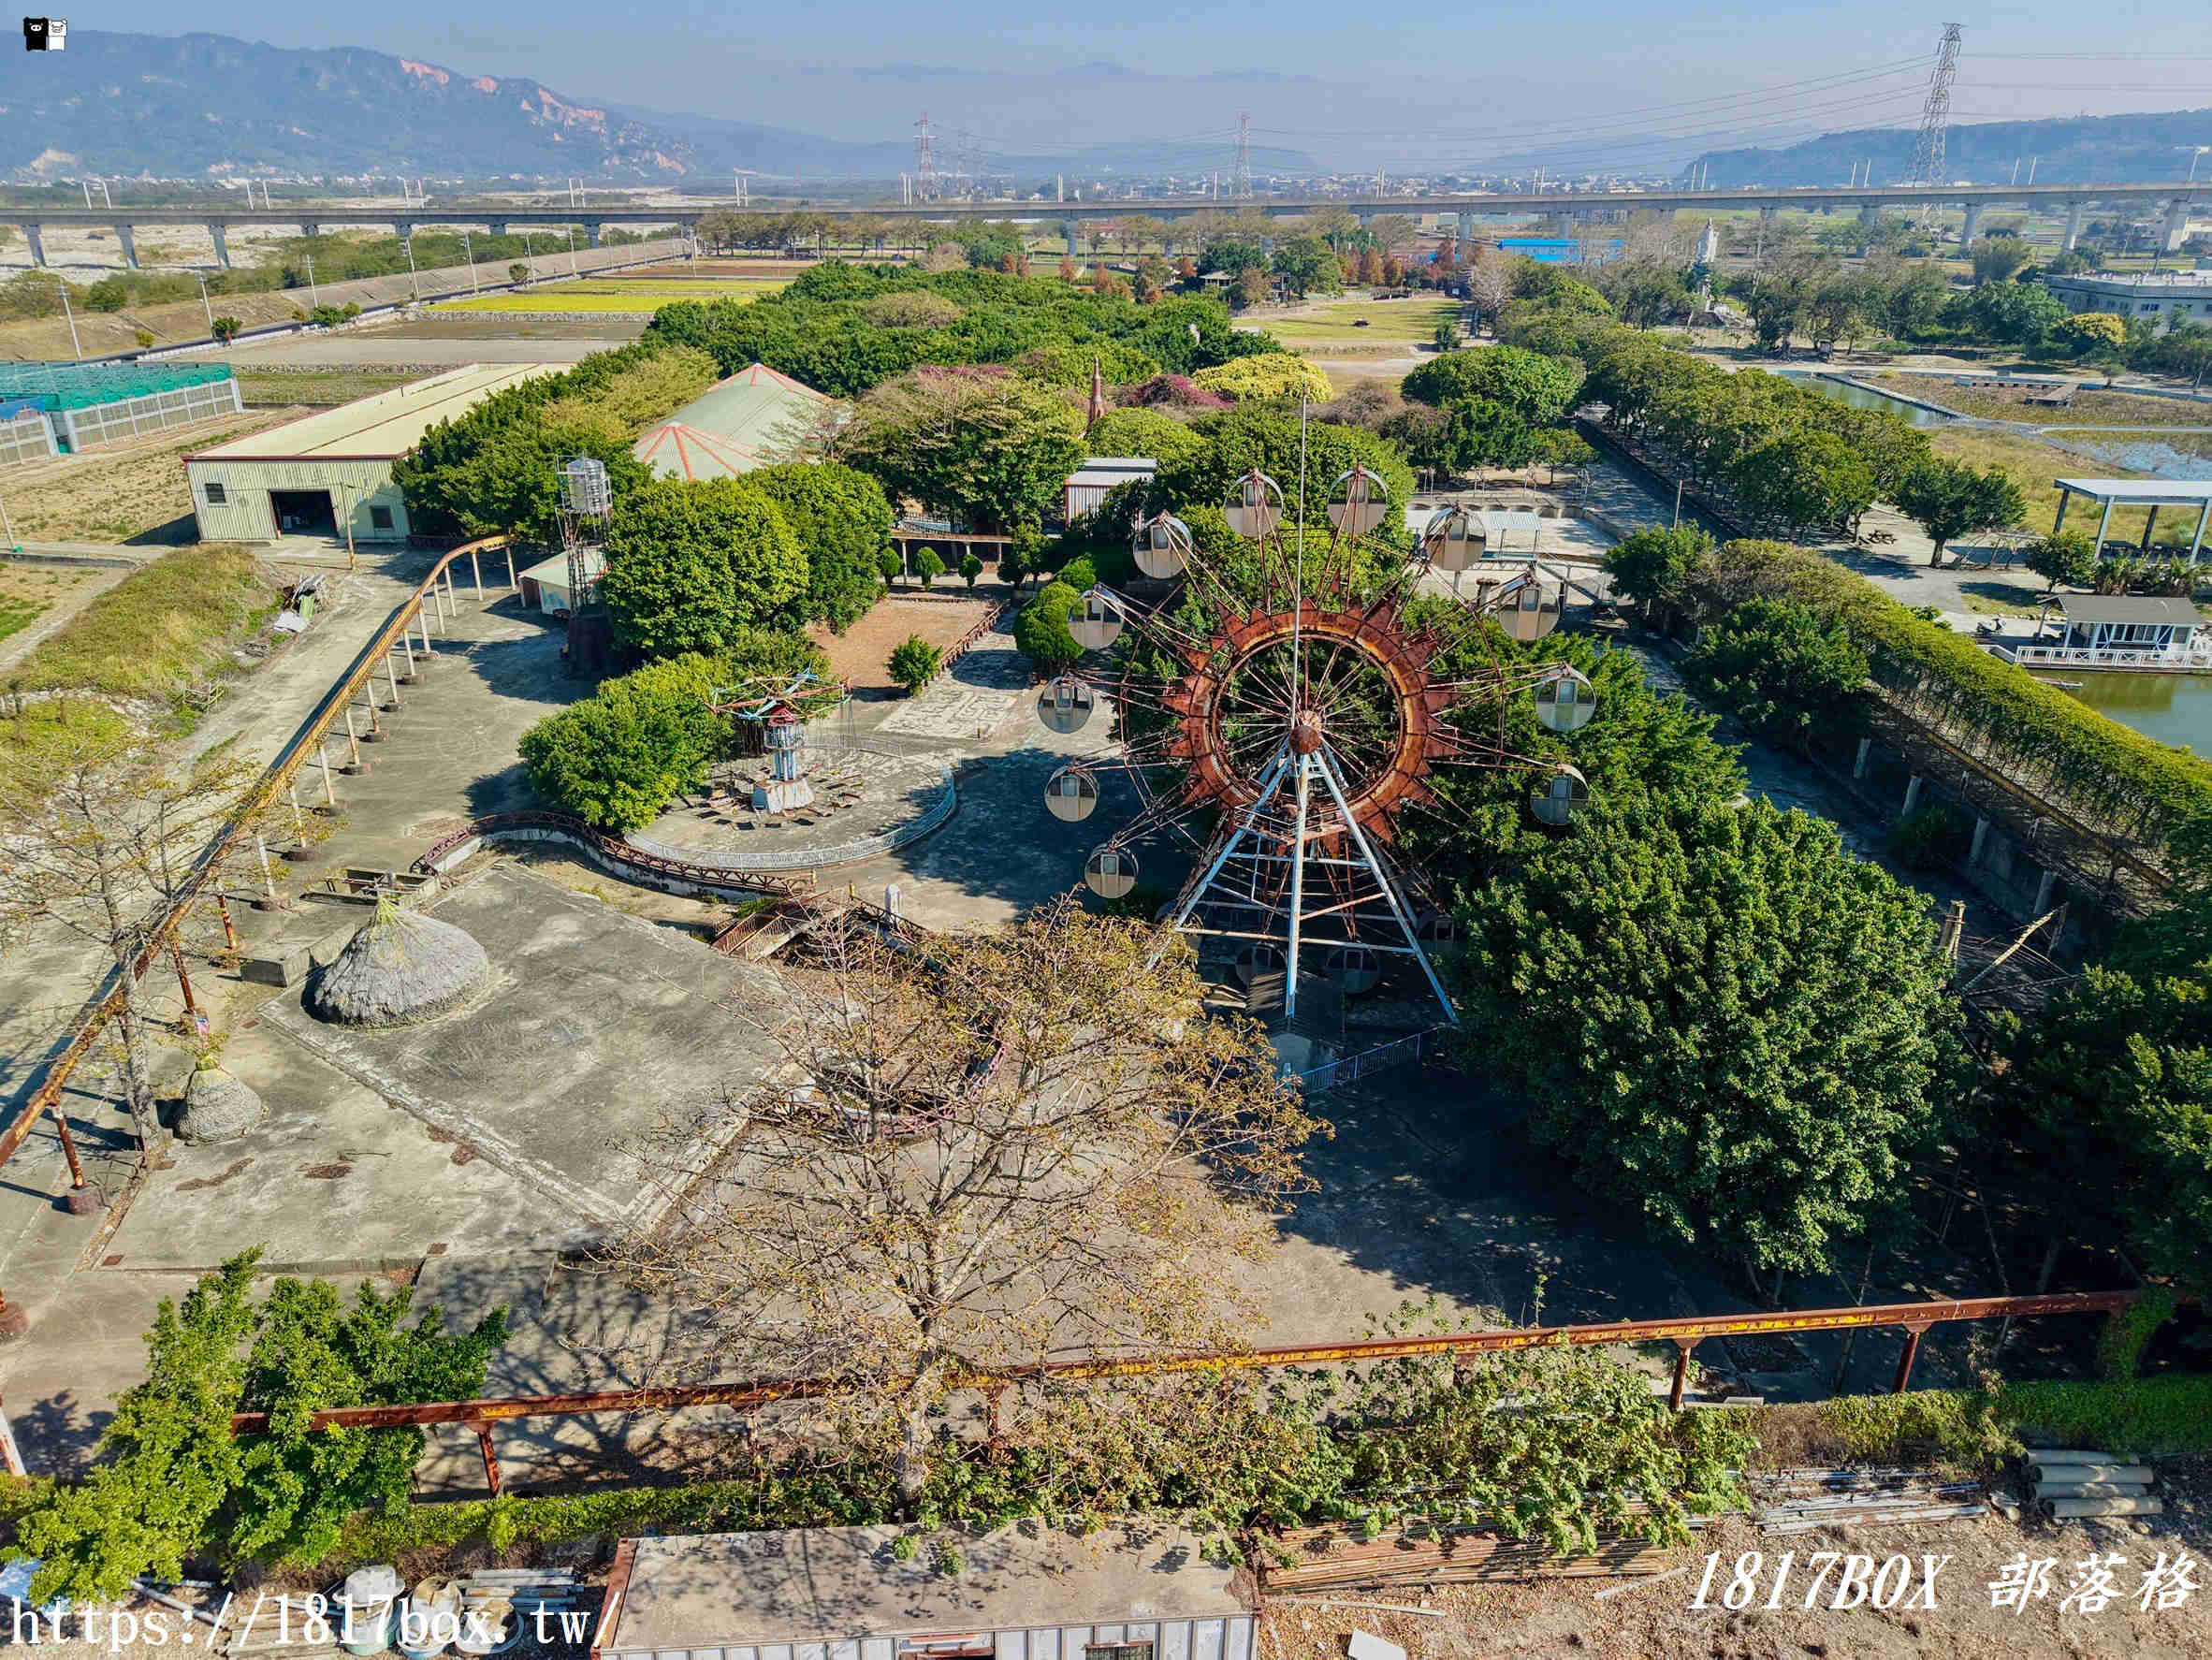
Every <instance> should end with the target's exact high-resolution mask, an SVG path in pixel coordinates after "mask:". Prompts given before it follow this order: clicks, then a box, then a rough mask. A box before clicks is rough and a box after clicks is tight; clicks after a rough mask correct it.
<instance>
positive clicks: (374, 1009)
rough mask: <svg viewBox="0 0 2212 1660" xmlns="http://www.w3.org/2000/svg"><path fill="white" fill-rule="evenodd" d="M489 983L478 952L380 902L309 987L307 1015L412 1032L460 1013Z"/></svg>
mask: <svg viewBox="0 0 2212 1660" xmlns="http://www.w3.org/2000/svg"><path fill="white" fill-rule="evenodd" d="M490 981H491V963H490V960H489V959H488V958H487V957H486V956H485V954H484V947H482V946H481V945H479V944H477V943H476V941H475V940H473V939H471V938H470V937H469V936H468V935H467V934H465V933H463V932H462V931H461V930H460V929H458V928H457V927H455V926H454V925H452V924H451V923H442V922H440V921H439V920H438V919H437V918H436V917H431V916H422V915H418V914H417V913H416V912H415V911H411V910H400V908H399V907H398V906H396V905H394V904H393V903H392V902H391V901H390V900H388V899H386V900H383V901H380V902H379V903H378V905H377V907H376V916H375V919H374V920H373V921H371V922H370V923H367V924H365V925H363V926H362V928H361V930H360V931H359V932H358V933H357V934H356V935H355V936H354V937H353V938H352V939H349V940H348V941H346V946H345V949H344V950H343V951H342V952H340V953H339V954H338V956H337V958H336V960H334V961H333V962H332V963H331V964H330V965H329V966H328V967H327V968H324V969H322V970H321V971H320V972H319V973H317V974H316V975H315V977H314V979H313V981H311V982H310V983H309V984H308V988H307V1009H308V1012H309V1013H311V1014H313V1015H314V1016H315V1017H316V1018H317V1019H319V1020H327V1021H330V1022H332V1023H333V1024H335V1025H338V1026H366V1027H379V1026H412V1025H414V1024H415V1022H417V1021H423V1020H435V1019H436V1018H437V1017H438V1016H439V1015H441V1014H450V1013H452V1012H454V1011H455V1010H457V1009H463V1008H466V1007H467V1006H468V1005H469V1004H471V1003H473V1002H474V1001H475V1000H476V998H477V997H478V996H480V995H481V994H482V993H483V991H484V990H485V988H486V987H487V986H488V984H489V983H490Z"/></svg>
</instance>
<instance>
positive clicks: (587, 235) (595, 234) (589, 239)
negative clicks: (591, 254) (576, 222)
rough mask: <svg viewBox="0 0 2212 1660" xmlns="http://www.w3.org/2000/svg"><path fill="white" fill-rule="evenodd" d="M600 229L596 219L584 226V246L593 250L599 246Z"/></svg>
mask: <svg viewBox="0 0 2212 1660" xmlns="http://www.w3.org/2000/svg"><path fill="white" fill-rule="evenodd" d="M602 228H603V227H602V226H601V225H600V223H599V221H598V220H596V219H593V220H591V221H589V223H587V224H586V225H585V226H584V241H585V243H586V245H588V246H589V247H593V248H596V247H598V246H599V233H600V231H601V229H602Z"/></svg>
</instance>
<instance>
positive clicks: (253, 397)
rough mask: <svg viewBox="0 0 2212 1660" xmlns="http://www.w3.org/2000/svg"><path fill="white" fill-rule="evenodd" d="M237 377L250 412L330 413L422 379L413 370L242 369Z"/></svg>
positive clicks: (241, 394)
mask: <svg viewBox="0 0 2212 1660" xmlns="http://www.w3.org/2000/svg"><path fill="white" fill-rule="evenodd" d="M237 373H238V390H239V396H240V397H241V398H243V399H244V400H245V401H246V407H247V408H249V409H276V408H282V407H284V406H285V405H288V404H289V405H298V404H309V405H313V407H315V408H317V409H327V408H329V407H330V406H331V405H333V404H339V403H351V402H352V401H353V400H355V399H357V398H372V397H374V396H375V395H376V394H377V393H379V392H389V391H391V390H393V389H394V388H396V387H399V386H405V385H406V384H407V383H408V382H409V381H418V380H421V379H422V378H423V376H422V375H421V374H420V373H418V372H416V371H414V370H411V369H311V370H303V371H299V372H298V373H296V374H272V373H269V371H255V370H251V369H240V370H238V371H237Z"/></svg>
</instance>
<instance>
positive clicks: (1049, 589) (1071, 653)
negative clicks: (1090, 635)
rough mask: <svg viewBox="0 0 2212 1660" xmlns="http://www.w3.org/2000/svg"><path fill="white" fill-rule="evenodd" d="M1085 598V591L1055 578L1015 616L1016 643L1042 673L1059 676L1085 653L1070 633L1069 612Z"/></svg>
mask: <svg viewBox="0 0 2212 1660" xmlns="http://www.w3.org/2000/svg"><path fill="white" fill-rule="evenodd" d="M1082 601H1083V591H1082V590H1080V589H1076V588H1070V586H1069V585H1068V584H1067V583H1065V582H1061V581H1058V580H1056V579H1055V580H1054V581H1051V582H1048V583H1046V584H1045V585H1044V587H1043V588H1041V590H1038V593H1037V597H1036V598H1035V599H1033V600H1031V601H1030V602H1029V603H1028V604H1026V605H1024V606H1023V607H1022V609H1021V611H1020V613H1019V614H1018V615H1017V616H1016V617H1015V618H1014V625H1013V640H1014V645H1015V647H1016V648H1018V649H1019V650H1020V651H1021V654H1022V655H1023V656H1024V657H1026V658H1027V659H1028V660H1029V663H1030V666H1031V667H1033V668H1034V669H1035V670H1036V671H1037V672H1038V673H1039V674H1041V675H1056V674H1058V673H1060V672H1061V671H1062V670H1063V669H1066V668H1068V667H1069V666H1070V665H1071V664H1072V663H1074V662H1075V660H1076V659H1077V658H1079V657H1081V656H1082V655H1083V648H1082V647H1081V646H1079V645H1077V644H1076V643H1075V636H1074V635H1073V634H1071V633H1069V632H1068V616H1069V613H1070V612H1071V611H1073V610H1074V609H1075V607H1076V606H1077V605H1078V604H1081V603H1082Z"/></svg>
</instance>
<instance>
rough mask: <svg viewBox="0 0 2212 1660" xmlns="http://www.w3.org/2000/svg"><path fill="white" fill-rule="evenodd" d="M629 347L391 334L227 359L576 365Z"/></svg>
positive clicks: (248, 350) (246, 365) (241, 362)
mask: <svg viewBox="0 0 2212 1660" xmlns="http://www.w3.org/2000/svg"><path fill="white" fill-rule="evenodd" d="M623 343H624V339H621V338H616V339H608V340H416V339H411V338H409V337H407V336H405V335H391V334H362V335H345V334H303V335H294V336H291V337H289V338H287V339H284V340H275V341H270V342H268V343H266V344H263V345H240V346H237V347H234V348H233V349H232V350H231V351H230V352H229V353H228V354H227V356H228V358H229V361H230V362H231V363H232V364H233V365H234V366H235V367H237V368H239V369H242V370H253V369H264V368H269V367H271V366H283V367H292V368H310V367H313V368H318V369H322V368H328V369H431V370H436V369H450V368H452V367H454V366H455V365H456V364H460V363H577V362H581V361H582V360H583V359H584V358H586V357H589V356H590V355H591V354H592V353H593V352H604V350H606V348H607V347H609V346H617V345H621V344H623Z"/></svg>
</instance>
